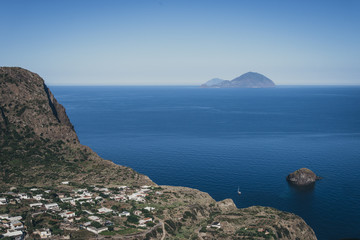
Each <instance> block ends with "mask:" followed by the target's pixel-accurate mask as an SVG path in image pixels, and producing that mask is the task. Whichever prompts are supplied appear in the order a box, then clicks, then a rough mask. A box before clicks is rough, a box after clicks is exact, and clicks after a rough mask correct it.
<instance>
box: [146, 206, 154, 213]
mask: <svg viewBox="0 0 360 240" xmlns="http://www.w3.org/2000/svg"><path fill="white" fill-rule="evenodd" d="M144 209H145V210H148V211H149V212H151V211H153V210H155V208H154V207H145V208H144Z"/></svg>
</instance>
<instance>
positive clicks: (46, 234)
mask: <svg viewBox="0 0 360 240" xmlns="http://www.w3.org/2000/svg"><path fill="white" fill-rule="evenodd" d="M34 233H35V234H37V235H39V236H40V238H41V239H47V238H51V232H50V229H48V228H42V229H37V230H35V231H34Z"/></svg>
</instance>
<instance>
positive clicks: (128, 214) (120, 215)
mask: <svg viewBox="0 0 360 240" xmlns="http://www.w3.org/2000/svg"><path fill="white" fill-rule="evenodd" d="M123 216H125V217H128V216H130V213H129V212H127V211H123V212H122V213H119V217H123Z"/></svg>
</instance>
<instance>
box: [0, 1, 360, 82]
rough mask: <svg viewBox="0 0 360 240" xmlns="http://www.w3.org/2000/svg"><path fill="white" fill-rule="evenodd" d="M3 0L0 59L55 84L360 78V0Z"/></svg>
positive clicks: (337, 80) (288, 80) (294, 80)
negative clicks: (248, 76)
mask: <svg viewBox="0 0 360 240" xmlns="http://www.w3.org/2000/svg"><path fill="white" fill-rule="evenodd" d="M0 3H1V4H0V5H1V14H0V27H1V28H0V29H1V30H0V31H1V35H0V44H1V51H0V66H20V67H23V68H26V69H29V70H31V71H33V72H36V73H38V74H40V75H41V76H42V77H43V78H44V79H45V81H46V82H47V84H49V85H198V84H201V83H203V82H205V81H207V80H209V79H211V78H214V77H219V78H223V79H229V80H230V79H233V78H235V77H237V76H239V75H241V74H243V73H245V72H248V71H255V72H259V73H262V74H264V75H266V76H267V77H269V78H271V79H272V80H274V81H275V83H277V84H295V85H309V84H311V85H313V84H314V85H321V84H356V85H359V84H360V44H359V43H360V28H359V26H360V14H359V12H360V1H349V0H339V1H329V0H328V1H306V0H305V1H304V0H302V1H280V0H274V1H270V0H267V1H266V0H264V1H259V0H243V1H241V0H239V1H227V0H222V1H211V0H206V1H205V0H204V1H202V0H192V1H186V0H181V1H180V0H179V1H177V0H167V1H159V0H128V1H125V0H119V1H111V0H106V1H100V0H99V1H89V0H88V1H80V0H77V1H56V0H54V1H47V0H46V1H45V0H43V1H42V0H33V1H29V0H26V1H17V0H0Z"/></svg>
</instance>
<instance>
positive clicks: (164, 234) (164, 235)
mask: <svg viewBox="0 0 360 240" xmlns="http://www.w3.org/2000/svg"><path fill="white" fill-rule="evenodd" d="M160 223H161V225H162V230H163V235H162V237H161V240H164V239H165V237H166V231H165V224H164V222H162V221H160Z"/></svg>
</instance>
